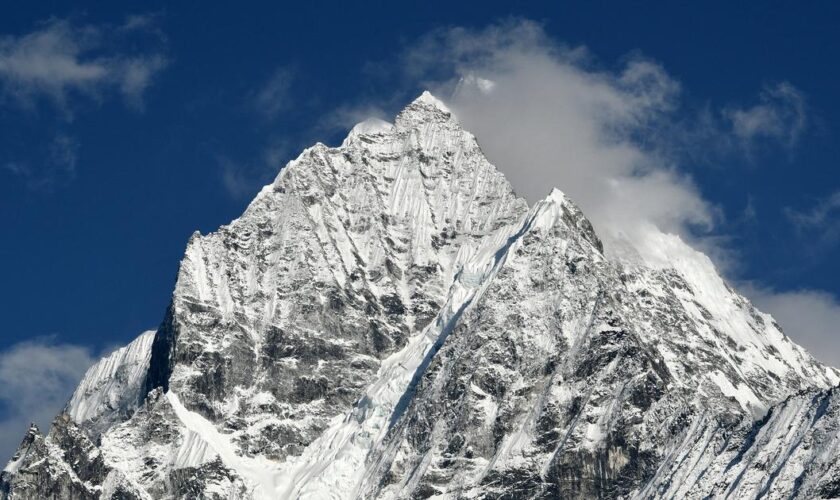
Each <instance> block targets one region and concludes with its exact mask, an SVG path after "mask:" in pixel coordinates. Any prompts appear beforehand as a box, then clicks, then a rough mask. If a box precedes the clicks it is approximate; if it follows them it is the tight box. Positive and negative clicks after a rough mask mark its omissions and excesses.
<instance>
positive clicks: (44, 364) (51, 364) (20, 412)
mask: <svg viewBox="0 0 840 500" xmlns="http://www.w3.org/2000/svg"><path fill="white" fill-rule="evenodd" d="M94 361H95V359H94V357H93V355H92V353H91V351H90V350H89V349H87V348H85V347H82V346H78V345H71V344H61V343H56V342H55V340H54V339H52V338H42V339H38V340H33V341H27V342H21V343H19V344H15V345H13V346H12V347H10V348H9V349H7V350H5V351H3V352H0V405H2V409H3V411H2V413H1V414H2V415H3V418H2V419H0V460H3V461H5V460H6V459H8V458H9V457H10V456H11V455H12V454H13V453H14V451H15V450H16V449H17V446H18V444H20V440H21V439H22V438H23V435H24V433H25V432H26V429H27V426H28V425H29V423H30V422H35V423H36V424H38V426H39V427H40V428H41V430H42V431H43V432H46V431H47V429H48V427H49V424H50V422H52V419H53V418H54V417H55V416H56V415H57V414H58V412H59V411H61V409H62V408H63V406H64V404H65V403H66V402H67V400H68V399H69V397H70V395H71V394H72V392H73V389H74V388H75V387H76V384H78V382H79V380H80V379H81V377H82V375H84V373H85V371H86V370H87V369H88V367H90V365H91V364H93V362H94Z"/></svg>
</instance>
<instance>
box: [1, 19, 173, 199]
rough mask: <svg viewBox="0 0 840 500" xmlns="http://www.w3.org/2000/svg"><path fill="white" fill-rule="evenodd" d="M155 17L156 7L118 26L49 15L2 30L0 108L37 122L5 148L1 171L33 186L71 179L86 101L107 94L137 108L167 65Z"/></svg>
mask: <svg viewBox="0 0 840 500" xmlns="http://www.w3.org/2000/svg"><path fill="white" fill-rule="evenodd" d="M159 24H160V16H159V15H156V14H145V15H135V16H130V17H129V18H127V19H126V21H125V22H124V23H123V24H121V25H91V24H80V23H77V22H73V21H71V20H67V19H50V20H48V21H46V22H43V23H41V24H40V25H38V26H37V28H36V29H35V30H33V31H31V32H29V33H25V34H21V35H0V107H5V108H7V110H8V111H9V114H8V116H18V115H16V114H15V113H18V114H20V115H21V116H22V118H21V120H20V122H21V123H36V124H37V126H35V127H34V128H33V130H32V134H31V135H30V137H29V138H28V139H27V142H29V143H32V144H31V147H27V148H26V149H25V150H23V149H22V148H19V147H18V148H14V147H11V146H9V147H5V148H3V149H4V150H3V152H0V171H2V172H6V173H8V174H12V175H14V176H16V177H17V178H19V179H20V180H21V181H22V182H23V183H24V185H25V186H26V187H27V188H29V189H32V190H38V191H47V192H49V191H53V190H55V189H56V188H59V187H62V186H65V185H67V184H68V183H69V182H70V181H72V180H73V179H74V178H75V177H76V172H77V166H78V162H79V150H80V144H79V142H78V140H77V139H76V138H74V134H73V133H72V127H73V124H72V122H73V121H74V118H75V116H76V115H77V114H78V113H79V112H80V111H81V110H82V109H84V106H85V104H86V103H94V104H99V103H102V102H105V101H107V100H121V101H123V102H124V103H125V105H126V106H127V107H128V108H130V109H132V110H135V111H141V110H142V109H143V107H144V100H145V99H144V98H145V96H146V93H147V91H148V89H149V87H150V86H151V85H152V83H153V82H154V81H155V79H156V78H157V76H158V75H159V74H160V72H161V71H162V70H163V69H164V68H165V67H166V65H167V64H168V57H167V56H166V40H165V36H164V35H163V33H162V31H161V30H160V27H159ZM4 111H5V110H4ZM34 111H38V112H37V113H30V112H34ZM56 130H58V131H56ZM18 142H19V141H18ZM37 142H41V144H40V145H38V144H37ZM4 146H8V145H6V144H4ZM16 149H17V150H20V151H19V152H18V153H15V150H16Z"/></svg>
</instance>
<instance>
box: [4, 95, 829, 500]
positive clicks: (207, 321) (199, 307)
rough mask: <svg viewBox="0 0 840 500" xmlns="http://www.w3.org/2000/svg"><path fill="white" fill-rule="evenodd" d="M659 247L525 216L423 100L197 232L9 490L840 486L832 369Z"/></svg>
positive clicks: (620, 490) (547, 211)
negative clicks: (125, 339) (139, 329)
mask: <svg viewBox="0 0 840 500" xmlns="http://www.w3.org/2000/svg"><path fill="white" fill-rule="evenodd" d="M562 154H563V152H562V151H558V155H562ZM649 236H650V237H649V238H647V239H646V240H645V243H643V244H646V245H649V248H642V249H637V250H639V252H638V254H639V255H645V259H646V260H641V259H636V258H634V259H627V258H624V257H623V256H624V255H626V252H610V251H609V249H607V251H606V252H605V249H604V248H603V247H602V244H601V241H600V240H599V238H598V236H597V235H596V232H595V229H594V228H593V227H592V225H591V224H590V223H589V221H588V220H587V219H586V217H585V216H584V214H583V213H581V211H580V210H578V208H577V207H576V206H575V205H574V203H572V202H571V201H570V200H569V199H568V198H567V197H566V196H565V195H564V194H563V193H562V192H560V191H558V190H556V189H555V190H554V191H552V192H551V193H550V194H549V195H548V196H547V198H546V199H545V200H543V201H541V202H539V203H537V204H536V205H534V206H533V207H531V208H529V207H528V206H527V204H526V203H525V201H524V200H522V199H521V198H519V197H517V196H516V195H515V194H514V192H513V190H512V188H511V186H510V184H509V183H508V182H507V180H505V178H504V176H502V174H501V173H499V172H498V171H497V170H496V169H495V168H494V167H493V166H492V165H491V164H490V163H489V162H488V161H487V160H486V158H485V157H484V156H483V154H482V153H481V150H480V148H479V146H478V144H477V142H476V140H475V138H474V137H473V136H472V135H471V134H469V133H468V132H466V131H464V130H463V129H462V128H461V127H460V125H459V124H458V121H457V119H456V118H455V117H454V116H453V114H452V112H451V111H450V110H449V109H448V108H447V107H446V105H445V104H443V103H442V102H441V101H439V100H438V99H436V98H435V97H433V96H431V95H430V94H428V93H424V94H423V95H421V96H420V97H419V98H418V99H416V100H415V101H414V102H412V103H411V104H409V105H408V106H407V107H406V109H405V110H403V111H402V112H401V113H400V114H399V115H398V116H397V117H396V119H395V121H394V123H388V122H385V121H382V120H368V121H365V122H363V123H360V124H359V125H357V126H356V127H354V128H353V129H352V130H351V132H350V133H349V135H348V137H347V138H346V139H345V140H344V142H343V143H342V144H341V145H340V146H339V147H334V148H333V147H328V146H325V145H323V144H317V145H315V146H313V147H312V148H309V149H307V150H305V151H304V152H303V153H302V154H301V155H300V156H299V157H298V158H297V159H296V160H294V161H292V162H290V163H289V164H288V165H287V166H286V167H285V168H283V170H282V171H281V173H280V174H279V175H278V177H277V179H276V180H275V181H274V182H273V183H272V184H271V185H269V186H266V187H265V188H263V189H262V191H261V192H260V193H259V194H258V196H257V197H256V198H255V200H254V201H253V202H252V203H251V204H250V205H249V207H248V208H247V210H246V211H245V213H244V214H243V215H242V216H241V217H240V218H239V219H237V220H235V221H233V222H232V223H231V224H229V225H227V226H224V227H222V228H220V229H219V230H218V231H216V232H214V233H211V234H208V235H200V234H197V233H196V234H195V235H194V236H193V237H192V238H191V239H190V241H189V243H188V245H187V250H186V253H185V256H184V259H183V261H182V263H181V268H180V271H179V274H178V279H177V282H176V285H175V291H174V293H173V296H172V302H171V305H170V307H169V309H168V311H167V312H166V315H165V317H164V321H163V323H162V324H161V326H160V328H159V329H158V330H157V331H156V332H154V333H151V332H147V333H145V334H143V335H141V336H140V337H139V338H138V339H137V340H136V341H134V342H133V343H131V344H130V345H129V346H127V347H125V348H123V349H120V350H118V351H116V352H114V353H112V354H111V355H110V356H108V357H107V358H105V359H103V360H102V361H101V362H100V363H98V364H97V365H95V366H94V367H92V368H91V369H90V370H89V371H88V373H87V374H86V376H85V378H84V380H83V381H82V383H81V384H80V386H79V388H78V389H77V391H76V392H75V393H74V395H73V397H72V398H71V401H70V402H69V403H68V405H67V407H66V409H65V412H64V413H63V414H62V415H60V416H59V417H58V418H57V419H56V421H55V422H54V424H53V426H52V428H51V430H50V433H49V435H48V436H46V437H42V436H41V435H40V433H39V432H38V431H37V429H30V432H29V433H28V434H27V436H26V438H25V439H24V441H23V443H22V445H21V448H20V450H19V451H18V453H17V454H16V455H15V457H14V459H13V460H12V462H10V464H9V465H8V466H7V468H6V470H5V471H4V472H3V474H2V478H0V498H41V497H52V498H138V499H139V498H143V499H147V498H155V499H157V498H225V499H233V498H243V499H245V498H309V499H319V498H335V499H351V498H427V497H432V496H437V497H444V498H471V497H476V498H557V497H593V496H599V497H611V498H615V497H619V496H624V497H633V496H636V497H673V496H691V497H698V498H699V497H705V496H706V495H716V496H725V495H730V496H732V497H739V498H740V497H757V496H760V495H761V494H763V492H773V494H776V492H779V493H778V495H781V494H782V493H784V494H785V496H788V495H789V494H791V493H794V494H795V493H797V492H800V493H802V494H805V493H807V496H809V497H814V496H819V495H822V494H828V493H831V492H832V491H834V490H832V488H834V487H835V486H832V485H835V483H836V477H837V471H836V470H835V469H834V468H833V465H832V463H833V462H832V458H833V457H834V456H835V455H836V453H835V450H836V443H835V441H836V437H835V434H836V429H837V428H838V426H840V415H838V413H837V412H836V411H835V410H834V407H835V406H836V404H837V403H836V401H835V399H836V396H835V395H834V393H835V390H833V389H830V388H831V387H833V386H835V385H836V384H837V383H838V381H840V378H838V373H837V371H836V370H834V369H830V368H827V367H824V366H822V365H820V364H819V363H818V362H816V361H815V360H814V359H813V358H811V356H810V355H808V354H807V353H806V352H805V351H803V350H802V349H801V348H800V347H798V346H796V345H795V344H794V343H793V342H791V341H790V339H788V338H787V337H786V336H785V335H784V334H783V333H782V332H781V330H780V329H779V327H778V326H777V325H776V324H775V322H773V320H772V318H770V317H769V316H768V315H766V314H763V313H761V312H759V311H757V310H756V309H755V308H754V307H753V306H752V305H751V304H750V303H749V302H748V301H747V300H746V299H744V298H743V297H741V296H740V295H738V294H737V293H736V292H735V291H733V290H732V289H730V288H729V287H728V286H727V285H726V283H725V282H724V281H723V280H722V279H721V278H720V277H719V276H718V274H717V272H716V270H715V269H714V266H713V265H712V263H711V261H710V260H709V259H708V258H706V257H705V256H704V255H702V254H701V253H699V252H696V251H695V250H693V249H691V248H690V247H688V246H687V245H686V244H685V243H683V242H682V241H681V240H680V239H679V238H678V237H676V236H672V235H665V234H662V233H660V232H658V231H656V230H655V229H654V228H652V229H651V233H650V235H649ZM768 409H769V412H768ZM771 464H772V467H771ZM832 481H833V482H832Z"/></svg>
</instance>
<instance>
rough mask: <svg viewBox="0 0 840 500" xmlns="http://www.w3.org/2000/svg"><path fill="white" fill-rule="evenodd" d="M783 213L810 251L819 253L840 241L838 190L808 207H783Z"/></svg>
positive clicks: (839, 195)
mask: <svg viewBox="0 0 840 500" xmlns="http://www.w3.org/2000/svg"><path fill="white" fill-rule="evenodd" d="M784 214H785V216H786V217H787V219H788V221H790V222H791V224H793V226H794V228H795V229H796V231H797V233H798V234H799V236H800V237H805V238H807V240H808V246H807V248H808V249H809V251H811V252H812V253H821V252H823V251H825V250H826V249H828V248H831V247H834V246H835V245H837V243H838V242H840V191H835V192H833V193H831V194H829V195H828V196H826V197H824V198H821V199H819V200H817V202H816V203H814V204H813V205H812V206H811V207H810V208H808V209H804V210H797V209H794V208H791V207H785V209H784Z"/></svg>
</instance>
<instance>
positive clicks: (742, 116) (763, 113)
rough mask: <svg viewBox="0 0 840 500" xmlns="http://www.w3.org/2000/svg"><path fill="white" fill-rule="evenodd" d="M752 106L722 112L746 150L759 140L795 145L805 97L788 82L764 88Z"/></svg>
mask: <svg viewBox="0 0 840 500" xmlns="http://www.w3.org/2000/svg"><path fill="white" fill-rule="evenodd" d="M759 100H760V102H759V104H756V105H754V106H752V107H748V108H741V107H729V108H727V109H725V110H724V115H725V116H726V117H727V118H728V119H729V120H730V121H731V122H732V129H733V132H734V134H735V136H736V137H737V138H738V139H740V141H741V143H742V145H743V146H744V147H745V148H746V149H748V150H749V149H751V148H753V147H754V146H755V142H756V141H757V140H760V139H771V140H774V141H779V142H781V143H782V144H783V145H785V146H786V147H788V148H792V147H794V146H796V143H797V142H798V141H799V137H800V136H801V135H802V132H803V131H804V130H805V126H806V124H807V119H806V118H807V113H806V109H805V97H804V95H803V94H802V92H800V91H799V90H797V89H796V87H794V86H793V85H791V84H790V83H788V82H782V83H779V84H777V85H774V86H768V87H766V88H765V89H764V90H763V91H762V92H761V94H760V95H759Z"/></svg>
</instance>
